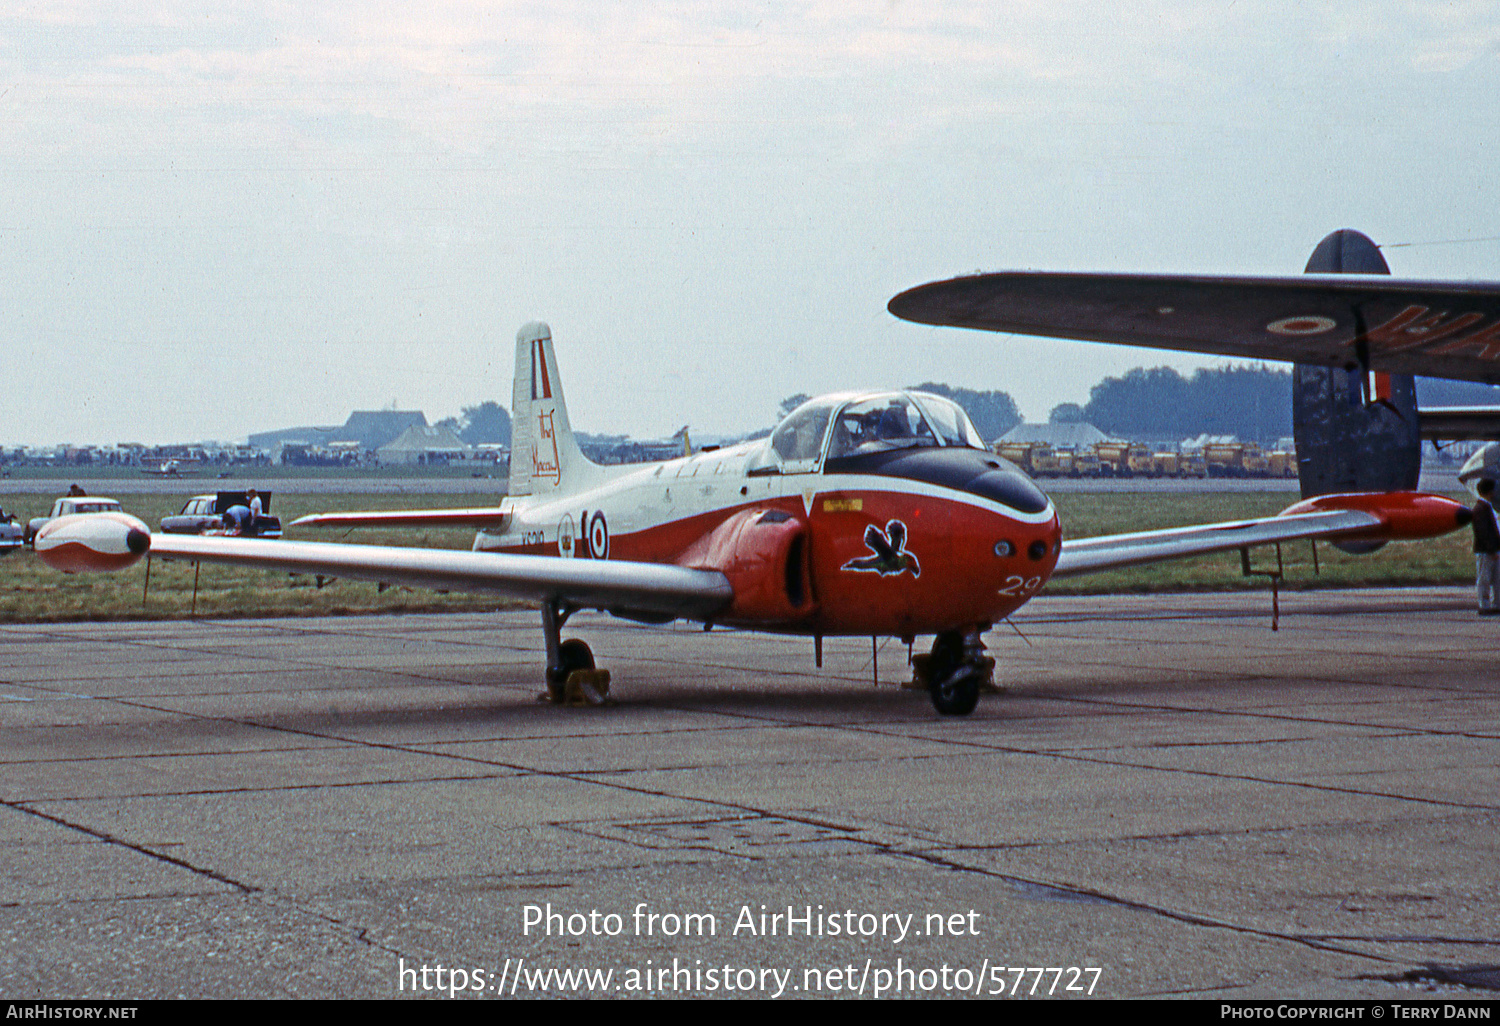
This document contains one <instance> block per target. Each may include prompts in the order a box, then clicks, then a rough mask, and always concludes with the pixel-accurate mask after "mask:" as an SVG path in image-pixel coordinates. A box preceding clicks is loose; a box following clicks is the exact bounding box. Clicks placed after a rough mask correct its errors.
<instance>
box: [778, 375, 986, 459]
mask: <svg viewBox="0 0 1500 1026" xmlns="http://www.w3.org/2000/svg"><path fill="white" fill-rule="evenodd" d="M825 442H826V452H827V456H828V458H829V459H839V458H841V457H844V456H863V455H866V454H869V453H877V452H890V451H892V450H896V449H914V448H927V447H931V448H940V447H951V446H960V447H964V448H971V449H984V448H985V445H984V442H983V440H981V439H980V437H979V432H978V431H976V430H975V429H974V425H973V423H972V422H971V421H970V420H969V416H968V414H966V413H964V411H963V409H962V408H961V407H960V406H959V405H958V404H957V403H954V402H952V401H951V400H948V399H944V398H943V397H942V396H937V395H932V394H931V393H928V392H883V393H880V394H878V395H863V396H849V395H829V396H820V397H819V398H817V399H810V400H808V401H807V402H805V403H803V404H802V405H801V406H799V407H797V408H796V409H795V410H793V411H792V412H791V413H789V414H788V415H787V416H786V419H784V420H783V421H782V422H781V423H780V424H779V425H778V426H777V428H776V430H775V431H773V432H772V433H771V448H772V449H773V450H774V451H775V454H776V457H777V459H778V460H779V461H780V462H781V464H782V466H783V468H784V469H787V470H793V469H811V468H812V465H813V464H815V463H817V461H818V459H819V457H820V456H822V455H823V454H824V451H825Z"/></svg>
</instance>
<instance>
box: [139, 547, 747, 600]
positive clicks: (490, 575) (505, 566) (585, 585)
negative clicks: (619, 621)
mask: <svg viewBox="0 0 1500 1026" xmlns="http://www.w3.org/2000/svg"><path fill="white" fill-rule="evenodd" d="M149 552H150V553H151V555H153V556H156V557H158V558H162V559H183V560H196V561H199V562H203V563H223V564H227V565H230V566H241V567H257V568H259V569H262V570H285V571H288V572H290V573H298V574H321V575H323V576H325V577H348V578H353V579H355V580H364V581H379V582H384V583H387V584H405V585H411V586H413V587H419V588H434V589H436V590H438V591H479V592H493V593H495V594H499V595H508V596H510V597H512V598H523V599H534V600H536V601H554V600H555V601H563V602H566V603H568V604H570V605H574V606H578V607H580V608H586V609H607V610H611V611H622V612H630V613H647V614H653V615H663V616H669V617H686V618H689V619H708V618H711V617H712V616H713V615H714V614H716V613H718V612H719V611H720V610H722V609H723V608H724V607H725V606H727V605H728V604H729V602H730V600H731V599H733V597H734V590H733V589H732V588H731V587H730V584H729V580H728V579H727V578H726V577H725V576H724V575H723V574H721V573H719V572H717V571H712V570H691V569H688V568H687V567H681V566H672V565H669V564H661V563H634V562H627V561H625V560H599V559H562V558H559V557H556V556H514V555H508V554H502V553H494V552H465V551H461V550H456V549H422V548H406V547H401V546H390V545H343V544H339V543H336V542H305V541H276V540H273V539H267V538H222V537H198V536H195V535H182V534H153V535H151V537H150V548H149Z"/></svg>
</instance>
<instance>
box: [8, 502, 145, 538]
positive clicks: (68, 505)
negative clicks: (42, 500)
mask: <svg viewBox="0 0 1500 1026" xmlns="http://www.w3.org/2000/svg"><path fill="white" fill-rule="evenodd" d="M120 512H123V510H122V509H121V508H120V503H119V500H117V499H108V498H105V497H104V496H102V495H64V496H63V497H62V498H60V499H58V500H57V501H56V502H54V503H53V504H52V512H51V513H48V514H47V515H46V516H44V517H32V518H31V519H30V520H28V521H26V544H27V545H31V544H34V543H35V542H36V533H37V531H39V530H41V529H42V525H43V524H45V523H47V521H49V520H56V519H57V518H58V517H66V516H71V515H72V514H74V513H120Z"/></svg>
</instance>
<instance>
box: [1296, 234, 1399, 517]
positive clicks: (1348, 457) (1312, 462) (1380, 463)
mask: <svg viewBox="0 0 1500 1026" xmlns="http://www.w3.org/2000/svg"><path fill="white" fill-rule="evenodd" d="M1305 271H1306V273H1308V274H1390V273H1391V271H1390V268H1389V267H1388V266H1387V265H1386V262H1385V258H1384V257H1383V256H1381V254H1380V250H1379V248H1378V247H1376V245H1375V243H1374V242H1372V241H1370V239H1369V237H1368V236H1366V235H1363V234H1361V233H1360V232H1356V231H1352V230H1350V229H1347V228H1345V229H1341V230H1339V231H1336V232H1333V233H1331V234H1329V235H1328V236H1326V237H1325V238H1324V239H1323V241H1322V242H1320V243H1318V246H1317V248H1316V249H1315V250H1313V254H1312V256H1311V257H1310V258H1309V259H1308V261H1307V267H1306V268H1305ZM1292 433H1293V435H1294V436H1295V437H1296V440H1297V477H1298V480H1299V482H1300V483H1301V486H1302V497H1303V498H1304V499H1310V498H1312V497H1314V496H1317V495H1328V494H1330V493H1334V492H1387V491H1411V490H1415V489H1416V487H1417V479H1418V478H1419V477H1420V476H1421V472H1422V436H1421V427H1420V424H1419V421H1418V419H1417V391H1416V382H1415V380H1414V379H1413V377H1412V376H1411V375H1410V374H1375V375H1372V376H1370V379H1369V380H1367V378H1366V375H1365V373H1364V372H1363V371H1362V370H1360V369H1358V368H1356V369H1354V370H1345V369H1343V368H1339V367H1323V366H1315V365H1311V364H1297V365H1296V366H1295V367H1294V368H1293V369H1292Z"/></svg>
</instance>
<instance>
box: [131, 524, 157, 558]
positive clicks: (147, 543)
mask: <svg viewBox="0 0 1500 1026" xmlns="http://www.w3.org/2000/svg"><path fill="white" fill-rule="evenodd" d="M125 547H126V548H127V549H129V550H130V551H131V552H133V553H135V554H136V555H137V556H143V555H145V554H146V550H147V549H149V548H150V547H151V535H149V534H147V533H146V532H145V531H142V530H141V529H140V528H139V527H132V528H131V529H130V533H129V534H127V535H126V536H125Z"/></svg>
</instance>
